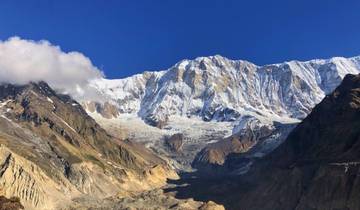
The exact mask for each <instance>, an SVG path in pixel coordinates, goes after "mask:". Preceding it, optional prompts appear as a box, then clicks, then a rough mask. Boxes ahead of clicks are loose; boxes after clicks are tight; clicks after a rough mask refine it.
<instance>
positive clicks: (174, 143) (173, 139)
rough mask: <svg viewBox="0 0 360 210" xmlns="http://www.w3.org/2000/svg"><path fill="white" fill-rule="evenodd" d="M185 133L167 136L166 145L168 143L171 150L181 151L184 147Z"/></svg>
mask: <svg viewBox="0 0 360 210" xmlns="http://www.w3.org/2000/svg"><path fill="white" fill-rule="evenodd" d="M183 140H184V135H183V134H181V133H177V134H174V135H172V136H168V137H166V138H165V145H167V146H168V147H169V148H170V150H171V151H174V152H180V151H181V149H182V145H183Z"/></svg>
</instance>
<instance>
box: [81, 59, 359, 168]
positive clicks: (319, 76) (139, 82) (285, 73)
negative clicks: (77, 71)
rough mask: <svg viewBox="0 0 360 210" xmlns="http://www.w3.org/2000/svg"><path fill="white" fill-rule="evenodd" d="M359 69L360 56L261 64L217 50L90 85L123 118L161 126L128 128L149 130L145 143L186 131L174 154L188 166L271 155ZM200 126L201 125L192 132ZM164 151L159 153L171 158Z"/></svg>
mask: <svg viewBox="0 0 360 210" xmlns="http://www.w3.org/2000/svg"><path fill="white" fill-rule="evenodd" d="M359 72H360V57H353V58H341V57H335V58H331V59H323V60H321V59H318V60H311V61H305V62H300V61H289V62H284V63H279V64H271V65H264V66H258V65H255V64H253V63H250V62H247V61H242V60H230V59H227V58H224V57H221V56H218V55H217V56H210V57H199V58H196V59H194V60H183V61H181V62H179V63H177V64H176V65H174V66H173V67H171V68H170V69H168V70H166V71H160V72H144V73H143V74H138V75H134V76H132V77H129V78H125V79H119V80H106V79H102V80H96V81H93V83H92V84H91V86H92V87H94V88H95V89H96V90H98V91H99V92H100V93H101V94H102V95H103V96H104V98H107V100H106V101H107V103H110V104H112V105H113V106H116V107H117V109H118V111H119V113H120V114H119V115H117V114H114V115H113V116H114V117H116V118H117V119H119V118H120V121H121V119H122V118H127V119H129V118H131V120H136V119H142V120H143V121H144V122H145V123H147V124H149V125H152V126H156V127H159V128H162V131H156V132H152V133H147V134H142V133H141V131H135V132H132V133H131V135H133V136H136V137H139V136H143V135H147V139H148V142H146V143H147V146H148V147H151V148H153V149H154V150H159V149H158V146H159V145H160V146H161V145H163V144H161V142H163V139H164V138H165V137H166V136H169V135H173V134H175V133H183V135H184V141H183V147H184V148H186V149H184V151H185V152H184V153H183V155H178V154H176V155H175V156H176V157H175V159H176V161H177V162H178V163H179V164H180V165H181V166H180V168H182V169H184V168H189V166H190V164H191V163H192V162H193V160H194V159H195V163H193V166H194V165H204V164H205V165H206V164H213V162H214V161H213V162H212V161H211V159H213V160H215V162H216V164H215V165H219V163H222V162H224V159H225V158H226V157H227V156H228V154H231V153H237V152H247V151H250V150H251V151H253V150H252V148H253V147H255V146H257V145H258V146H257V148H256V151H257V153H253V154H255V156H259V155H264V154H266V153H268V152H269V151H271V150H272V149H274V148H275V147H276V146H277V145H279V144H280V143H281V142H282V141H283V139H285V137H286V134H287V133H288V132H289V131H290V130H291V128H292V127H293V126H291V124H294V123H298V122H300V121H301V120H302V119H303V118H305V117H306V116H307V114H308V113H309V112H310V111H311V109H312V108H313V107H314V106H315V105H316V104H317V103H319V102H320V101H321V100H322V99H323V97H324V96H325V95H326V94H328V93H330V92H331V91H333V90H334V88H335V87H336V86H337V85H338V84H339V83H340V82H341V80H342V78H343V77H344V76H345V75H346V74H348V73H351V74H357V73H359ZM89 103H91V102H85V104H89ZM86 107H87V106H85V108H86ZM87 111H88V112H89V113H90V114H91V113H95V111H94V109H92V110H90V109H87ZM99 113H100V114H101V112H99ZM97 119H99V118H97ZM103 121H104V120H101V119H100V120H99V122H101V123H102V122H103ZM128 121H129V120H128ZM200 121H201V122H200ZM207 122H211V123H207ZM104 124H107V123H104ZM124 124H126V123H124ZM124 124H122V125H121V127H124ZM185 124H187V125H188V126H185ZM195 124H196V125H198V124H201V126H198V127H197V128H196V129H192V128H191V126H192V125H195ZM214 125H215V126H214ZM125 126H126V125H125ZM112 127H114V124H112ZM220 128H221V129H220ZM191 129H192V130H191ZM148 130H150V129H148ZM190 130H191V132H189V131H190ZM225 131H229V132H225ZM263 131H265V132H263ZM232 135H233V136H232ZM230 136H232V137H230ZM129 138H131V137H129ZM135 139H136V138H135ZM137 139H141V138H137ZM231 139H237V141H231ZM149 142H152V143H149ZM154 142H155V143H154ZM215 142H218V143H216V144H212V145H210V146H208V147H207V148H205V149H204V147H206V146H207V145H208V144H209V143H215ZM259 145H261V146H263V147H262V148H260V147H259ZM165 150H166V148H164V149H161V151H158V152H159V154H164V155H165V156H167V157H171V158H173V157H174V154H173V153H171V152H170V153H169V152H166V151H165ZM201 150H202V151H201ZM187 151H190V152H187ZM200 151H201V153H200V154H197V153H199V152H200ZM195 156H197V158H195ZM220 165H221V164H220Z"/></svg>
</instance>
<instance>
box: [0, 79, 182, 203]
mask: <svg viewBox="0 0 360 210" xmlns="http://www.w3.org/2000/svg"><path fill="white" fill-rule="evenodd" d="M0 101H1V103H0V194H1V195H4V196H5V197H12V196H16V197H18V198H19V199H20V201H21V204H23V205H24V207H25V208H26V209H61V208H64V209H67V208H71V206H72V205H73V204H74V201H75V200H83V201H84V203H85V204H86V202H87V200H92V201H96V200H100V201H101V200H102V199H104V198H107V197H111V196H115V195H116V196H120V197H121V196H128V195H129V194H130V195H132V194H134V193H135V194H136V193H140V192H143V191H144V190H151V189H154V188H158V187H161V186H163V185H164V184H165V183H166V180H167V178H177V175H176V173H175V172H174V171H173V170H171V169H170V168H169V166H168V165H167V164H166V162H165V161H164V160H162V159H160V158H159V157H157V156H155V155H154V154H152V153H151V152H150V151H148V150H147V149H145V148H144V147H143V146H142V145H139V144H137V143H134V142H131V141H127V140H123V139H119V138H116V137H114V136H111V135H109V134H108V133H107V132H106V131H105V130H104V129H102V128H101V127H100V126H99V125H98V124H97V123H96V122H95V121H94V120H93V119H92V118H91V117H90V116H88V115H87V113H86V112H85V110H84V109H83V108H82V106H81V105H80V104H79V103H77V102H76V101H74V100H72V99H71V98H70V97H69V96H66V95H59V94H57V93H56V92H54V91H53V90H52V89H51V88H50V87H49V86H48V85H47V84H46V83H44V82H40V83H31V84H28V85H11V84H3V85H1V86H0ZM77 205H81V203H80V204H79V203H77Z"/></svg>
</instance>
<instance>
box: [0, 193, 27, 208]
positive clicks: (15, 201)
mask: <svg viewBox="0 0 360 210" xmlns="http://www.w3.org/2000/svg"><path fill="white" fill-rule="evenodd" d="M19 209H24V206H23V205H21V203H20V200H19V198H16V197H11V198H9V199H8V198H6V197H4V196H0V210H19Z"/></svg>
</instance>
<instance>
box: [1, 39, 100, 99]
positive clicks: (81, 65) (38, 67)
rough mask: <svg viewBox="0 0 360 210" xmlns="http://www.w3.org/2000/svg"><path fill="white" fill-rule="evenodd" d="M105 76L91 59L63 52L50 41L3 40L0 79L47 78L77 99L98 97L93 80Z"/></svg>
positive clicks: (8, 80) (9, 81)
mask: <svg viewBox="0 0 360 210" xmlns="http://www.w3.org/2000/svg"><path fill="white" fill-rule="evenodd" d="M102 77H104V74H103V73H102V72H101V71H100V70H99V69H98V68H97V67H95V66H94V65H93V64H92V63H91V61H90V59H89V58H87V57H86V56H84V55H83V54H82V53H79V52H63V51H62V50H61V49H60V47H59V46H54V45H52V44H51V43H50V42H48V41H46V40H41V41H32V40H25V39H21V38H19V37H11V38H9V39H8V40H6V41H0V82H1V83H14V84H26V83H29V82H30V81H32V82H37V81H45V82H47V83H48V84H49V85H50V86H51V87H53V88H54V89H56V90H57V91H61V92H64V93H68V94H70V95H72V96H73V97H74V98H77V99H86V98H89V97H96V95H97V94H96V92H95V91H94V90H93V89H92V88H91V87H90V86H89V85H88V84H89V81H91V80H93V79H98V78H102Z"/></svg>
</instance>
